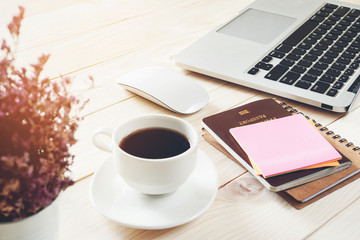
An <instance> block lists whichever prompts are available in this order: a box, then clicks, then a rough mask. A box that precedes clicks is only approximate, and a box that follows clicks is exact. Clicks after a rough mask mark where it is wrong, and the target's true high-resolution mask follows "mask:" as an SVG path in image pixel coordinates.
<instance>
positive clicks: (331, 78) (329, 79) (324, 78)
mask: <svg viewBox="0 0 360 240" xmlns="http://www.w3.org/2000/svg"><path fill="white" fill-rule="evenodd" d="M335 80H336V78H335V77H334V76H330V75H326V74H324V75H323V76H322V77H321V78H320V81H322V82H327V83H333V82H335Z"/></svg>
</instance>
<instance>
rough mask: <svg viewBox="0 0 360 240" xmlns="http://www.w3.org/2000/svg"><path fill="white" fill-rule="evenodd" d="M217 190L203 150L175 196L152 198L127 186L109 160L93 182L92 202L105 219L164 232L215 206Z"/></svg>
mask: <svg viewBox="0 0 360 240" xmlns="http://www.w3.org/2000/svg"><path fill="white" fill-rule="evenodd" d="M217 189H218V182H217V174H216V169H215V167H214V165H213V163H212V162H211V160H210V159H209V158H208V157H207V155H206V154H205V153H203V152H202V151H198V160H197V164H196V168H195V170H194V172H193V173H192V175H191V176H190V177H189V178H188V179H187V181H186V182H185V183H184V184H183V185H182V186H181V187H180V188H179V189H178V190H177V191H176V192H174V193H172V194H169V195H166V196H161V197H152V196H148V195H144V194H141V193H139V192H137V191H135V190H133V189H131V188H130V187H128V186H127V185H126V183H125V182H124V181H123V180H122V178H121V177H120V176H119V175H118V174H117V172H116V171H115V169H114V167H113V163H112V157H111V156H110V157H108V158H107V159H106V160H105V161H103V162H102V164H101V165H100V167H99V168H98V169H97V170H96V172H95V174H94V176H93V177H92V180H91V183H90V199H91V201H92V203H93V205H94V206H95V208H96V209H97V210H98V211H99V212H100V213H101V214H103V215H104V216H105V217H107V218H109V219H111V220H113V221H115V222H117V223H119V224H121V225H124V226H127V227H131V228H139V229H164V228H171V227H175V226H179V225H181V224H184V223H187V222H189V221H191V220H194V219H195V218H197V217H198V216H200V215H201V214H202V213H203V212H205V210H207V209H208V208H209V207H210V205H211V204H212V203H213V201H214V199H215V197H216V193H217Z"/></svg>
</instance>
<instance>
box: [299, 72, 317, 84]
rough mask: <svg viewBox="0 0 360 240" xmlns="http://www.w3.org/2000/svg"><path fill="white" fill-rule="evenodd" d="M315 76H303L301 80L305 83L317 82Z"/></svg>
mask: <svg viewBox="0 0 360 240" xmlns="http://www.w3.org/2000/svg"><path fill="white" fill-rule="evenodd" d="M317 78H318V77H317V76H315V75H312V74H308V73H307V74H305V75H304V76H303V77H302V78H301V79H302V80H304V81H307V82H312V83H313V82H315V81H316V80H317Z"/></svg>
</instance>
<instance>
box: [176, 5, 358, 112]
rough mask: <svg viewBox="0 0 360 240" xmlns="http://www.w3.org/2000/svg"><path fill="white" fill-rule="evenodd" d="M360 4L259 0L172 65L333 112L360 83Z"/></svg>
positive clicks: (350, 100) (344, 107) (349, 102)
mask: <svg viewBox="0 0 360 240" xmlns="http://www.w3.org/2000/svg"><path fill="white" fill-rule="evenodd" d="M359 53H360V6H358V5H354V4H349V3H345V2H338V1H323V0H291V1H289V0H255V1H254V2H253V3H252V4H250V5H249V6H247V7H246V8H244V9H243V10H241V12H239V13H238V14H237V15H236V16H234V17H233V18H231V19H230V20H228V21H227V22H225V23H223V24H222V25H220V26H218V27H217V28H215V29H213V30H212V31H210V32H209V33H207V34H206V35H205V36H203V37H202V38H200V39H198V40H197V41H195V42H194V43H192V44H190V45H189V46H188V47H186V48H185V49H184V50H182V51H180V52H179V53H178V54H177V55H175V56H174V64H175V65H177V66H179V67H181V68H184V69H187V70H191V71H194V72H198V73H201V74H205V75H209V76H212V77H215V78H218V79H221V80H225V81H229V82H232V83H236V84H239V85H243V86H246V87H250V88H254V89H257V90H261V91H264V92H267V93H271V94H275V95H278V96H282V97H285V98H288V99H292V100H296V101H299V102H302V103H306V104H309V105H313V106H316V107H320V108H323V109H327V110H330V111H334V112H347V111H349V110H350V109H351V107H352V106H353V105H354V102H355V101H356V99H357V97H358V95H359V88H360V67H359V66H360V54H359Z"/></svg>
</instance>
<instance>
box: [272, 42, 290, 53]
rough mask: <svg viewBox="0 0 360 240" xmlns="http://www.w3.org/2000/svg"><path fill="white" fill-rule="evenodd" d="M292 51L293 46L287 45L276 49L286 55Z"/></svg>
mask: <svg viewBox="0 0 360 240" xmlns="http://www.w3.org/2000/svg"><path fill="white" fill-rule="evenodd" d="M291 49H292V46H290V45H286V44H280V45H279V46H278V47H277V48H276V50H277V51H280V52H284V53H288V52H290V50H291Z"/></svg>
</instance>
